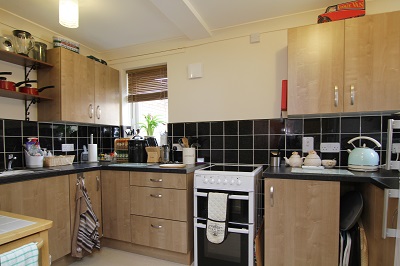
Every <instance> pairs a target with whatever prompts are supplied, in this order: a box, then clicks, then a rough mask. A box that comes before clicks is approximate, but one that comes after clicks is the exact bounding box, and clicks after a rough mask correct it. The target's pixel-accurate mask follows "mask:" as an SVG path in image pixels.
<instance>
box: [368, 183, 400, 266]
mask: <svg viewBox="0 0 400 266" xmlns="http://www.w3.org/2000/svg"><path fill="white" fill-rule="evenodd" d="M361 193H362V196H363V199H364V208H363V213H362V215H361V219H362V221H363V225H364V228H365V234H366V236H367V241H368V262H369V265H371V266H378V265H379V266H392V265H394V254H395V246H396V239H395V238H389V237H388V238H386V239H383V238H382V221H383V199H384V191H383V189H380V188H378V187H376V186H374V185H372V184H364V185H363V186H361ZM396 216H397V200H396V199H390V200H389V208H388V215H387V220H388V224H387V226H388V227H389V228H396V224H397V221H396V219H395V217H396Z"/></svg>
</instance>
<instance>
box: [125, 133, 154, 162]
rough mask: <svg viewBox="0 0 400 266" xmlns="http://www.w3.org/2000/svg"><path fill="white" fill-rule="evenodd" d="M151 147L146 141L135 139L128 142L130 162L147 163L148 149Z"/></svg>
mask: <svg viewBox="0 0 400 266" xmlns="http://www.w3.org/2000/svg"><path fill="white" fill-rule="evenodd" d="M147 146H149V145H148V143H147V140H146V139H142V138H134V139H131V140H129V141H128V161H129V162H130V163H146V162H147V152H146V147H147Z"/></svg>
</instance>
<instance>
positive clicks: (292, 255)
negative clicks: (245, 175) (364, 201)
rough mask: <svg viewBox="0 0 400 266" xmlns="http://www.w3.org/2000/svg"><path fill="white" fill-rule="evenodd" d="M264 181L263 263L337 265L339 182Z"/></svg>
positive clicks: (299, 265)
mask: <svg viewBox="0 0 400 266" xmlns="http://www.w3.org/2000/svg"><path fill="white" fill-rule="evenodd" d="M264 181H265V217H264V219H265V228H264V229H265V238H264V239H265V240H264V251H265V252H264V265H271V266H279V265H284V266H291V265H296V266H303V265H304V266H321V265H324V266H329V265H332V266H333V265H335V266H337V265H338V257H339V242H338V239H339V215H340V211H339V209H340V183H339V182H330V181H315V180H293V179H270V178H266V179H264Z"/></svg>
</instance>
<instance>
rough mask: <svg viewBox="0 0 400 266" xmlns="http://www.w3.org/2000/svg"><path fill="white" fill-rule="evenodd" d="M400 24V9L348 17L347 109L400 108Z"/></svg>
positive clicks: (346, 24)
mask: <svg viewBox="0 0 400 266" xmlns="http://www.w3.org/2000/svg"><path fill="white" fill-rule="evenodd" d="M399 25H400V12H391V13H384V14H377V15H372V16H365V17H362V18H358V19H349V20H346V23H345V47H346V48H345V58H346V65H345V72H344V73H345V84H344V111H345V112H362V111H388V110H399V109H400V93H399V85H400V27H399ZM352 90H353V92H352ZM352 94H353V95H354V96H353V97H354V100H353V102H352Z"/></svg>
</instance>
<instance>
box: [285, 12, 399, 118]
mask: <svg viewBox="0 0 400 266" xmlns="http://www.w3.org/2000/svg"><path fill="white" fill-rule="evenodd" d="M399 23H400V12H391V13H384V14H377V15H367V16H364V17H360V18H354V19H347V20H341V21H335V22H329V23H323V24H318V25H310V26H305V27H298V28H292V29H289V30H288V79H289V82H288V85H289V89H288V114H289V115H303V114H305V115H306V114H318V113H340V112H368V111H388V110H399V109H400V95H399V94H398V93H397V84H399V83H400V60H398V58H399V57H400V29H399V27H397V25H399ZM382 40H384V41H382Z"/></svg>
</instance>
